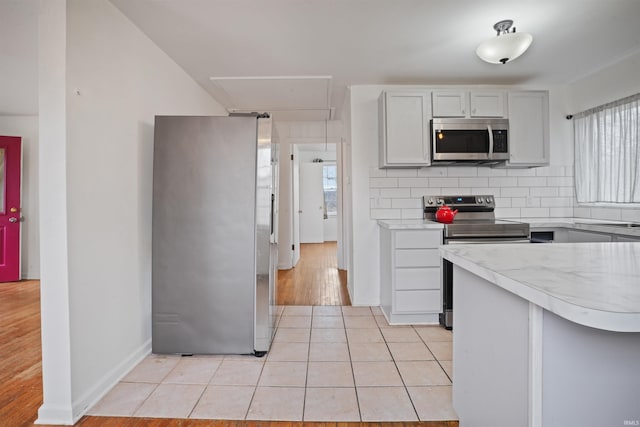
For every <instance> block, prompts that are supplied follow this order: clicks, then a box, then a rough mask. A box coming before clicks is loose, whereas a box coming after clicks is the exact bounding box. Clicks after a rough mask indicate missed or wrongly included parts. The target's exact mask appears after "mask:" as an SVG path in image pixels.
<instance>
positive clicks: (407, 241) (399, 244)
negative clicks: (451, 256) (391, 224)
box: [396, 230, 442, 249]
mask: <svg viewBox="0 0 640 427" xmlns="http://www.w3.org/2000/svg"><path fill="white" fill-rule="evenodd" d="M441 243H442V232H441V231H431V230H429V231H396V248H400V249H420V248H435V247H438V246H440V244H441Z"/></svg>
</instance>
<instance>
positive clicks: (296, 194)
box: [291, 145, 300, 267]
mask: <svg viewBox="0 0 640 427" xmlns="http://www.w3.org/2000/svg"><path fill="white" fill-rule="evenodd" d="M292 150H293V159H292V160H291V174H292V178H293V179H292V180H291V182H292V184H291V187H292V188H291V195H292V199H293V203H292V204H293V215H292V218H293V221H292V225H291V227H292V230H291V236H292V239H291V243H292V244H293V251H292V253H291V267H295V266H296V264H297V263H298V261H299V260H300V160H299V159H298V147H297V146H295V145H294V146H293V147H292Z"/></svg>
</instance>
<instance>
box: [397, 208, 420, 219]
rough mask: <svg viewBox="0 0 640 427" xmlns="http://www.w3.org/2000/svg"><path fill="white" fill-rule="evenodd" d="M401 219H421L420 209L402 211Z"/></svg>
mask: <svg viewBox="0 0 640 427" xmlns="http://www.w3.org/2000/svg"><path fill="white" fill-rule="evenodd" d="M401 212H402V219H422V209H402V210H401Z"/></svg>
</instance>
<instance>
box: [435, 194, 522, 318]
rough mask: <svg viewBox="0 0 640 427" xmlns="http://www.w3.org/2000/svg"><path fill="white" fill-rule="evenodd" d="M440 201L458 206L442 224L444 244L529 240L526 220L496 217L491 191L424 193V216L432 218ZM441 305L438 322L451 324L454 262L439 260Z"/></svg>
mask: <svg viewBox="0 0 640 427" xmlns="http://www.w3.org/2000/svg"><path fill="white" fill-rule="evenodd" d="M442 205H447V206H449V207H450V208H451V209H453V210H455V209H457V210H458V213H457V214H456V216H455V218H454V220H453V222H452V223H451V224H445V225H444V240H443V241H444V244H445V245H451V244H475V243H529V242H530V240H529V224H525V223H522V222H517V221H510V220H502V219H496V218H495V213H494V210H495V207H496V204H495V199H494V198H493V196H491V195H478V196H455V195H454V196H424V197H423V206H424V218H425V219H430V220H434V221H435V213H436V211H437V210H438V208H439V207H440V206H442ZM442 267H443V268H442V281H443V283H442V286H443V293H442V299H443V301H442V305H443V312H442V314H440V323H441V324H442V325H444V326H445V327H446V328H447V329H452V328H453V264H451V262H449V261H447V260H445V259H443V260H442Z"/></svg>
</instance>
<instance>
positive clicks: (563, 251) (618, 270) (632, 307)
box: [440, 243, 640, 426]
mask: <svg viewBox="0 0 640 427" xmlns="http://www.w3.org/2000/svg"><path fill="white" fill-rule="evenodd" d="M440 252H441V254H442V256H443V257H444V258H446V259H448V260H449V261H451V262H452V263H453V264H454V273H453V274H454V279H453V280H454V281H453V284H454V287H453V299H454V301H455V310H454V319H453V324H454V334H453V337H454V338H453V339H454V342H453V365H454V373H453V375H454V378H453V404H454V408H455V410H456V411H457V413H458V415H459V417H460V425H461V426H465V425H496V422H499V423H500V424H501V425H514V426H515V425H518V426H527V425H529V426H541V425H544V426H567V425H580V426H603V425H611V426H614V425H638V422H639V420H640V404H639V402H640V400H638V399H639V398H638V396H640V357H638V356H639V355H640V243H579V244H573V243H566V244H562V243H561V244H556V243H554V244H532V245H510V244H502V245H461V246H453V245H451V246H442V247H441V248H440Z"/></svg>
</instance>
